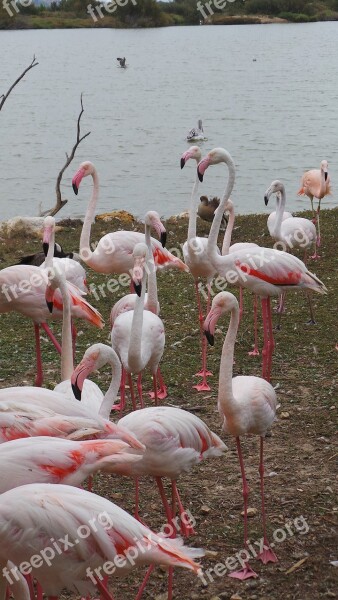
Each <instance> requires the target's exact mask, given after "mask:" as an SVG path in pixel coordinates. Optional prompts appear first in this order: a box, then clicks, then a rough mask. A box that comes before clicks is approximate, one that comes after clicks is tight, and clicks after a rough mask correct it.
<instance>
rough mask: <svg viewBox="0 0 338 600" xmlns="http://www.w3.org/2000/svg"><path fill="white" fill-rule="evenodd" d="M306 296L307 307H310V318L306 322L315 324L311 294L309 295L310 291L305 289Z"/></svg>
mask: <svg viewBox="0 0 338 600" xmlns="http://www.w3.org/2000/svg"><path fill="white" fill-rule="evenodd" d="M306 296H307V299H308V302H309V309H310V319H309V321H308V322H307V324H308V325H315V324H316V319H315V313H314V311H313V305H312V296H311V292H309V291H307V292H306Z"/></svg>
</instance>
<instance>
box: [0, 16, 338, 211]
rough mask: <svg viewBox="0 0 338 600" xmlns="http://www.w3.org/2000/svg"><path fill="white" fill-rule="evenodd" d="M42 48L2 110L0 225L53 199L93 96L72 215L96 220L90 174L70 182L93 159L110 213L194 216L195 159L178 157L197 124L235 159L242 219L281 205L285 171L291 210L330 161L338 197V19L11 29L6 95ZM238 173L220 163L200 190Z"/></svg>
mask: <svg viewBox="0 0 338 600" xmlns="http://www.w3.org/2000/svg"><path fill="white" fill-rule="evenodd" d="M34 54H35V55H36V57H37V60H38V61H39V66H37V67H35V68H34V69H33V70H32V71H30V72H29V73H28V74H27V75H26V77H25V79H24V81H23V82H21V83H20V84H19V85H18V86H17V87H16V88H15V90H14V91H13V92H12V94H11V95H10V97H9V98H8V100H7V102H6V103H5V105H4V107H3V110H2V111H1V113H0V168H1V177H0V206H1V214H0V220H4V219H7V218H10V217H13V216H16V215H18V214H21V215H38V213H39V206H40V204H41V205H42V207H43V208H44V209H46V208H49V207H51V206H53V205H54V203H55V193H54V188H55V181H56V177H57V174H58V172H59V170H60V168H61V166H62V165H63V162H64V159H65V152H70V150H71V148H72V145H73V143H74V141H75V137H76V120H77V117H78V113H79V108H80V93H81V92H83V101H84V108H85V112H84V115H83V119H82V132H83V133H85V132H87V131H91V134H90V136H89V137H88V138H87V139H86V140H85V141H84V142H83V143H82V144H81V146H80V147H79V149H78V152H77V155H76V157H75V160H74V161H73V163H72V164H71V166H70V167H69V168H68V170H67V171H66V173H65V175H64V179H63V186H62V190H63V195H64V197H65V198H68V200H69V202H68V204H67V206H65V207H64V208H63V209H62V211H61V212H60V213H59V214H58V217H60V218H61V217H66V216H73V217H75V216H83V215H84V212H85V209H86V205H87V200H88V199H89V196H90V193H91V181H89V178H88V179H87V180H84V181H83V183H82V185H81V189H80V192H79V196H78V197H75V196H74V194H73V191H72V188H71V179H72V175H73V174H74V172H75V171H76V170H77V168H78V165H79V164H80V162H82V161H83V160H91V161H92V162H93V163H94V164H95V165H96V167H97V170H98V173H99V178H100V197H99V202H98V207H97V212H98V213H100V212H101V213H102V212H106V211H111V210H114V209H120V208H123V209H126V210H128V211H130V212H132V213H133V214H135V215H138V216H141V217H142V216H143V215H144V213H145V212H146V210H149V209H155V210H157V211H158V212H159V213H160V214H161V215H163V216H170V215H173V214H177V213H180V212H182V211H184V210H186V209H187V207H188V204H189V198H190V192H191V188H192V184H193V181H194V178H195V163H192V161H189V162H188V163H187V165H186V167H185V168H184V170H182V171H181V170H180V167H179V159H180V156H181V154H182V153H183V152H184V151H185V150H186V149H187V147H188V144H187V142H186V140H185V137H186V134H187V132H188V130H189V129H191V128H192V127H194V126H196V125H197V120H198V118H201V119H202V120H203V125H204V130H205V134H206V136H207V138H208V140H207V141H205V142H203V143H201V149H202V153H203V154H205V153H207V152H208V151H209V150H211V149H212V148H214V147H216V146H223V147H225V148H226V149H227V150H229V152H230V153H231V154H232V156H233V158H234V161H235V163H236V167H237V180H236V184H235V189H234V192H233V195H232V198H233V200H234V202H235V206H236V210H237V212H238V213H242V214H243V213H261V212H269V211H270V210H271V208H270V207H268V209H266V207H265V206H264V202H263V195H264V191H265V189H266V188H267V187H268V185H269V184H270V183H271V181H272V180H273V179H281V180H282V181H283V182H284V184H285V186H286V193H287V205H288V208H289V210H302V209H303V208H307V207H308V206H309V201H308V200H307V199H306V200H304V199H302V198H299V197H297V195H296V192H297V190H298V189H299V184H300V177H301V175H302V173H303V172H304V171H305V170H306V169H309V168H318V167H319V163H320V161H321V160H322V159H323V158H326V159H327V160H328V161H329V167H330V176H331V180H332V183H333V190H334V194H333V195H332V196H331V197H329V199H325V201H324V202H323V207H332V206H335V205H337V201H336V195H335V189H336V186H337V182H338V177H337V171H338V167H337V164H338V161H337V159H338V144H337V137H338V136H337V134H338V131H337V124H338V101H337V98H338V77H337V73H338V23H337V22H331V23H330V22H326V23H308V24H273V25H239V26H236V25H234V26H200V27H198V26H197V27H172V28H163V29H145V30H114V29H95V30H94V29H93V30H89V29H82V30H28V31H0V56H1V67H0V95H1V93H3V92H5V91H7V89H8V87H9V86H10V84H11V83H12V82H13V81H14V80H15V79H16V77H17V76H18V75H19V74H20V72H21V71H22V70H23V69H24V68H25V67H26V66H27V65H28V64H29V63H30V61H31V60H32V57H33V55H34ZM117 56H126V57H127V62H128V68H127V69H121V68H119V67H118V63H117V61H116V57H117ZM226 177H227V171H226V168H225V167H224V165H220V166H217V167H213V168H210V169H209V170H208V172H207V174H206V176H205V180H204V182H203V184H201V185H200V188H199V191H200V193H201V194H203V193H204V194H207V195H220V194H221V193H222V191H223V189H224V186H225V182H226Z"/></svg>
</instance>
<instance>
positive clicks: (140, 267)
mask: <svg viewBox="0 0 338 600" xmlns="http://www.w3.org/2000/svg"><path fill="white" fill-rule="evenodd" d="M147 257H148V248H147V246H146V244H143V243H142V242H140V243H139V244H135V246H134V250H133V259H134V266H133V269H132V274H131V279H132V282H133V284H134V288H135V292H136V294H137V295H138V296H141V291H142V279H143V272H144V268H145V262H146V260H147Z"/></svg>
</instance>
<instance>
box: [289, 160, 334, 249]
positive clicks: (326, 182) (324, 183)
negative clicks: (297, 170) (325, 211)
mask: <svg viewBox="0 0 338 600" xmlns="http://www.w3.org/2000/svg"><path fill="white" fill-rule="evenodd" d="M297 193H298V196H303V195H304V194H305V195H306V196H308V197H309V198H310V201H311V208H312V214H313V217H314V222H315V223H316V222H317V228H318V236H317V246H320V224H319V212H320V201H321V200H322V199H323V198H324V196H327V195H328V194H331V187H330V176H329V165H328V162H327V160H322V162H321V163H320V168H319V169H311V170H310V171H306V172H305V173H304V175H303V177H302V181H301V187H300V190H298V192H297ZM314 198H318V208H317V215H316V213H315V211H314V208H313V199H314Z"/></svg>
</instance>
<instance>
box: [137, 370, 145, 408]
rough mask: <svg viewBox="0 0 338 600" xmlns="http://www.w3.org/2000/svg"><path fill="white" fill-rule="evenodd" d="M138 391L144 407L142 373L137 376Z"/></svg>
mask: <svg viewBox="0 0 338 600" xmlns="http://www.w3.org/2000/svg"><path fill="white" fill-rule="evenodd" d="M136 385H137V393H138V397H139V400H140V404H141V408H144V402H143V395H142V373H139V375H138V378H137V384H136Z"/></svg>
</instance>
